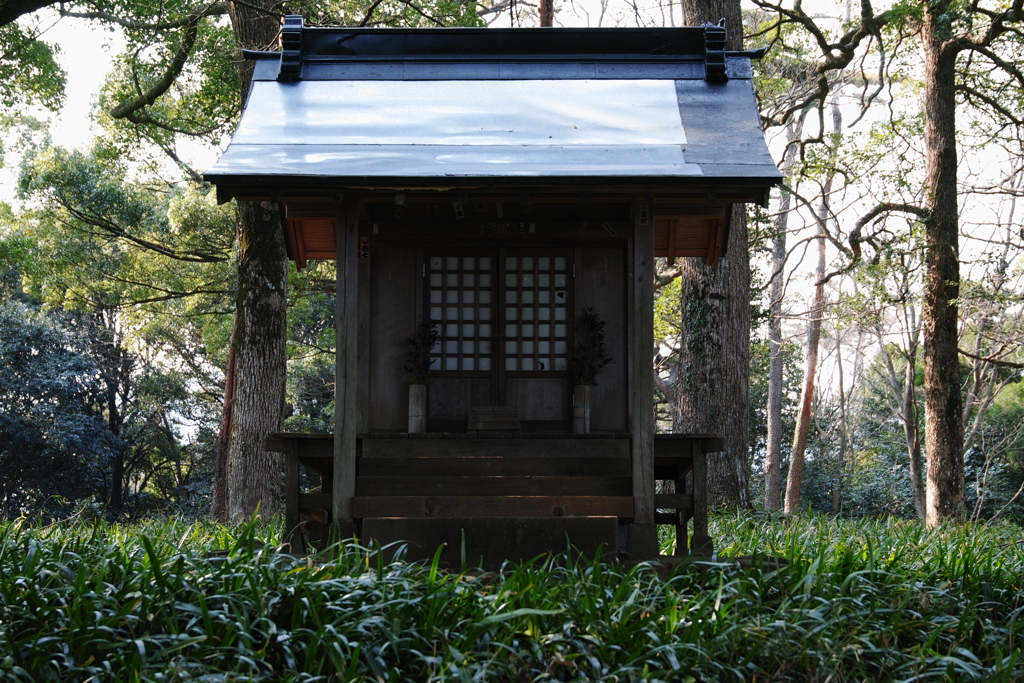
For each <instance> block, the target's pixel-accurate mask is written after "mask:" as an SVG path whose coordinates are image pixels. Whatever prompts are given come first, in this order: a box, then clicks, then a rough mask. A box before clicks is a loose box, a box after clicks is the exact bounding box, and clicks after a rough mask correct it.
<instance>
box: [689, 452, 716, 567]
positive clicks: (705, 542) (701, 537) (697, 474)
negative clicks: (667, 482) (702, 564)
mask: <svg viewBox="0 0 1024 683" xmlns="http://www.w3.org/2000/svg"><path fill="white" fill-rule="evenodd" d="M690 550H692V551H693V552H694V553H696V554H700V555H710V554H711V553H712V552H714V544H713V543H712V541H711V537H710V536H708V461H707V455H706V454H705V453H704V448H703V444H702V443H701V440H700V439H695V440H694V442H693V543H692V545H691V546H690Z"/></svg>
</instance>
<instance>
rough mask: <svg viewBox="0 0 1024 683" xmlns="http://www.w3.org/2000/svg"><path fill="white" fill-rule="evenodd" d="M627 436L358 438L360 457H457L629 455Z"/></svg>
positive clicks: (606, 456)
mask: <svg viewBox="0 0 1024 683" xmlns="http://www.w3.org/2000/svg"><path fill="white" fill-rule="evenodd" d="M629 449H630V441H629V439H572V438H565V439H409V438H405V439H403V438H394V439H387V438H377V439H363V440H362V457H363V459H372V458H410V457H419V458H457V457H470V456H474V457H475V456H491V457H502V458H565V457H587V458H627V459H628V458H629V455H630V450H629Z"/></svg>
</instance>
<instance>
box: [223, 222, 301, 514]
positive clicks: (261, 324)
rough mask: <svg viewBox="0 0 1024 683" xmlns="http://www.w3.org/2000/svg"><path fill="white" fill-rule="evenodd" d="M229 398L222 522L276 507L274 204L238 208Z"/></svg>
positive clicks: (280, 378) (281, 323)
mask: <svg viewBox="0 0 1024 683" xmlns="http://www.w3.org/2000/svg"><path fill="white" fill-rule="evenodd" d="M238 221H239V226H240V230H239V242H238V298H237V306H236V309H235V320H236V323H235V324H236V329H235V332H236V336H235V373H236V375H235V395H234V405H233V407H232V419H231V443H230V446H229V449H228V467H227V483H228V486H227V491H228V501H227V502H228V517H229V518H231V519H239V518H245V517H248V516H250V515H252V514H253V513H254V512H255V511H256V509H257V506H258V508H259V510H260V513H261V514H262V515H270V514H273V513H274V512H275V511H276V509H277V503H278V497H279V496H278V491H279V489H280V486H281V482H282V476H283V475H282V461H281V456H280V454H278V453H270V452H268V451H264V450H263V440H264V438H265V437H266V435H267V434H269V433H271V432H275V431H279V430H280V429H281V419H282V414H283V412H284V388H285V338H286V337H285V335H286V332H287V324H286V323H287V315H286V313H287V300H286V296H285V282H286V281H285V275H286V272H287V256H286V253H285V246H284V235H283V234H282V231H281V223H280V219H279V216H278V208H277V206H276V205H275V204H270V203H267V202H239V203H238Z"/></svg>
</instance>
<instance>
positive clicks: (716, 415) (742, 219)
mask: <svg viewBox="0 0 1024 683" xmlns="http://www.w3.org/2000/svg"><path fill="white" fill-rule="evenodd" d="M680 7H681V9H682V15H683V16H682V18H683V22H682V23H683V25H688V26H697V25H700V24H704V23H706V22H708V21H711V22H713V23H716V24H717V23H718V21H719V20H720V19H722V18H724V19H725V28H726V33H727V42H726V49H728V50H739V49H742V46H743V25H742V20H741V17H740V3H739V1H738V0H683V2H682V3H680ZM748 242H749V240H748V237H747V216H746V210H745V209H744V207H743V206H742V205H735V206H733V209H732V219H731V222H730V225H729V246H728V249H727V251H726V254H725V258H723V259H722V260H721V262H720V263H719V265H718V268H711V267H710V266H708V265H707V264H706V263H705V262H704V261H703V260H701V259H694V258H688V259H683V265H682V268H681V277H682V279H683V287H682V301H683V303H682V316H683V317H682V324H683V329H684V335H685V336H686V344H684V345H683V346H684V349H683V363H682V365H683V368H682V370H681V371H680V373H679V374H680V377H679V389H678V393H677V398H676V410H677V424H676V430H677V431H684V432H691V433H696V432H713V433H716V434H718V435H720V436H724V437H725V438H726V440H727V443H728V451H726V452H725V453H720V454H709V456H708V497H709V502H710V504H712V505H740V506H744V507H749V506H750V504H751V501H750V486H749V434H748V424H747V411H748V409H749V408H748V404H749V397H748V392H749V376H750V268H749V266H750V257H749V254H748V246H749V245H748Z"/></svg>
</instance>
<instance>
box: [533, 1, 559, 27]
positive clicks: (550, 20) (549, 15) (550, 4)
mask: <svg viewBox="0 0 1024 683" xmlns="http://www.w3.org/2000/svg"><path fill="white" fill-rule="evenodd" d="M537 13H538V14H539V15H540V25H541V27H542V28H543V27H548V26H554V25H555V0H540V3H539V4H538V5H537Z"/></svg>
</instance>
